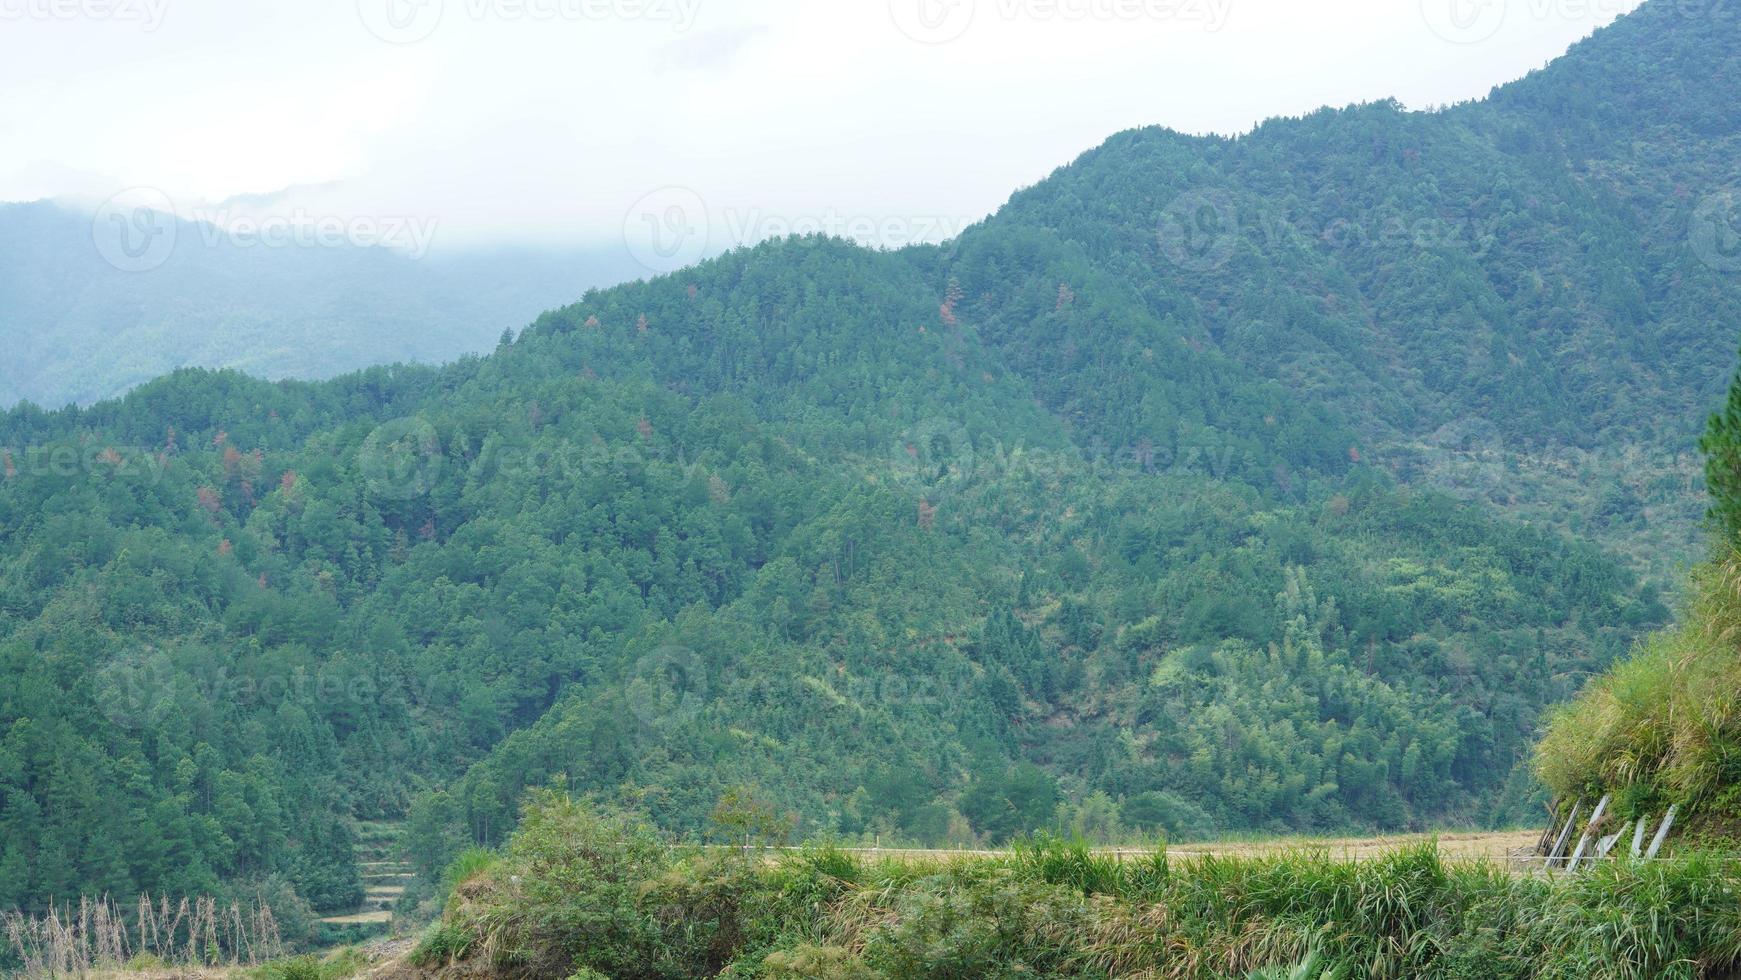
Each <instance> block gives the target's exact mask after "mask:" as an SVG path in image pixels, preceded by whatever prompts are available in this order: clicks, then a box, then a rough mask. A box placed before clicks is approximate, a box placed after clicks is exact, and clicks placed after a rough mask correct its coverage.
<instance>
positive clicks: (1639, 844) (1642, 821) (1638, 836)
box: [1632, 814, 1650, 860]
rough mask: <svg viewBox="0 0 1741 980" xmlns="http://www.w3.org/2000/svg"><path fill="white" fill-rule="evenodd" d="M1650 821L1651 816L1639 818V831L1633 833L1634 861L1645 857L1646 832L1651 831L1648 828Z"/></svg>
mask: <svg viewBox="0 0 1741 980" xmlns="http://www.w3.org/2000/svg"><path fill="white" fill-rule="evenodd" d="M1649 820H1650V816H1649V814H1646V815H1645V816H1642V817H1639V818H1638V829H1637V830H1634V831H1633V832H1632V857H1633V859H1634V860H1637V859H1638V858H1640V857H1642V856H1643V855H1644V832H1645V831H1646V830H1648V829H1650V828H1649V827H1648V826H1646V824H1647V823H1648V822H1649Z"/></svg>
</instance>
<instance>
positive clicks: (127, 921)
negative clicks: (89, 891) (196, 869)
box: [0, 896, 285, 978]
mask: <svg viewBox="0 0 1741 980" xmlns="http://www.w3.org/2000/svg"><path fill="white" fill-rule="evenodd" d="M0 934H3V935H4V936H5V941H6V947H5V951H6V956H5V957H4V958H5V959H7V960H10V961H11V962H10V964H8V965H7V966H6V971H5V972H7V973H8V974H10V975H17V976H23V977H32V978H34V977H64V976H84V975H87V974H90V973H92V972H95V971H99V970H102V971H111V970H118V969H121V968H123V967H125V966H127V965H128V964H132V963H150V964H154V965H158V966H163V967H173V968H195V967H217V966H227V967H235V966H255V965H258V964H261V963H264V962H266V961H268V960H272V959H275V958H277V957H280V956H282V955H284V952H285V949H284V942H283V939H282V937H281V935H280V933H279V928H278V921H277V919H276V917H275V916H274V915H273V912H272V909H271V907H270V906H266V905H259V906H255V907H252V908H243V907H242V906H241V905H240V904H231V905H228V906H220V905H219V904H218V902H217V900H216V899H213V898H209V897H207V898H196V899H186V898H184V899H181V900H180V901H176V902H172V901H171V900H170V899H169V898H167V897H163V898H159V899H156V900H153V899H152V898H150V897H149V896H141V897H140V899H139V903H138V906H137V907H136V908H122V907H121V906H120V905H117V904H116V903H114V902H112V901H110V900H109V899H107V898H103V899H90V898H84V899H80V900H79V903H78V905H76V906H74V905H65V906H57V907H54V908H50V909H49V910H48V911H47V912H45V913H43V914H41V915H26V914H24V913H19V912H11V913H6V914H3V915H0Z"/></svg>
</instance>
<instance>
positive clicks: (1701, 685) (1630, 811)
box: [1536, 378, 1741, 838]
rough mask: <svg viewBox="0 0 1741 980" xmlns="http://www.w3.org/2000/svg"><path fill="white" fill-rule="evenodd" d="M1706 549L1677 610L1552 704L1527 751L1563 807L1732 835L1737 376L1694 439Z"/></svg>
mask: <svg viewBox="0 0 1741 980" xmlns="http://www.w3.org/2000/svg"><path fill="white" fill-rule="evenodd" d="M1702 446H1703V449H1704V451H1705V457H1706V466H1707V478H1708V479H1707V482H1708V483H1709V486H1710V493H1711V512H1710V513H1711V525H1712V528H1713V530H1714V534H1715V554H1714V556H1713V557H1712V559H1711V560H1710V561H1709V562H1708V563H1707V564H1705V565H1704V566H1702V567H1701V568H1700V569H1699V570H1698V571H1697V572H1696V573H1695V574H1694V576H1693V578H1692V587H1691V589H1690V601H1689V603H1688V609H1687V614H1686V616H1685V617H1683V620H1682V622H1681V623H1680V624H1679V625H1678V626H1677V627H1676V628H1674V629H1672V630H1669V631H1666V632H1663V633H1661V634H1659V635H1657V636H1654V637H1652V638H1650V639H1649V640H1648V641H1647V642H1646V643H1645V644H1643V645H1642V646H1641V647H1640V649H1639V650H1638V651H1637V652H1636V653H1634V654H1633V656H1632V657H1630V658H1629V659H1627V660H1626V661H1625V662H1623V663H1621V664H1619V665H1617V666H1616V667H1614V669H1613V670H1611V671H1609V672H1608V673H1606V674H1605V675H1603V676H1601V677H1599V678H1597V679H1596V680H1595V681H1593V682H1592V683H1591V684H1590V685H1589V687H1588V688H1587V689H1586V690H1585V691H1584V692H1583V693H1582V694H1581V695H1579V697H1578V698H1577V700H1576V701H1575V702H1573V703H1572V704H1570V705H1568V706H1566V707H1565V708H1563V709H1561V710H1559V711H1558V712H1556V713H1555V714H1554V716H1553V719H1552V724H1551V725H1550V726H1549V730H1548V733H1547V736H1546V737H1545V738H1544V739H1543V741H1542V743H1541V746H1540V748H1539V749H1538V751H1537V760H1536V765H1537V769H1538V770H1539V771H1540V773H1541V776H1542V779H1543V781H1544V782H1546V783H1547V785H1549V786H1550V787H1552V789H1553V790H1554V792H1555V793H1556V794H1557V795H1558V797H1559V798H1560V800H1561V801H1562V805H1563V806H1570V805H1571V804H1572V802H1573V801H1574V800H1576V799H1586V800H1595V799H1596V798H1597V797H1599V796H1602V795H1604V794H1612V795H1613V796H1614V798H1615V805H1614V808H1613V811H1612V812H1614V813H1615V814H1616V816H1617V817H1618V818H1620V819H1622V820H1630V819H1634V818H1643V817H1646V816H1648V815H1649V814H1652V813H1656V814H1660V813H1662V812H1663V811H1664V810H1666V809H1667V808H1668V807H1669V806H1670V805H1671V804H1676V805H1679V806H1681V807H1682V809H1683V811H1684V813H1685V814H1686V815H1687V816H1688V817H1689V820H1688V821H1687V822H1688V823H1689V824H1690V825H1691V827H1692V829H1693V830H1694V831H1695V832H1696V833H1699V834H1702V835H1706V836H1711V837H1721V838H1734V837H1737V836H1741V656H1738V654H1741V378H1737V380H1736V382H1735V385H1734V386H1733V388H1732V389H1731V391H1730V393H1729V399H1728V402H1727V404H1726V405H1725V406H1724V407H1723V409H1722V411H1720V412H1718V413H1717V414H1716V415H1714V416H1713V417H1712V418H1711V421H1710V424H1709V426H1708V429H1707V431H1706V434H1705V438H1704V440H1703V443H1702Z"/></svg>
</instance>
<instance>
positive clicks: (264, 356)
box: [0, 201, 637, 408]
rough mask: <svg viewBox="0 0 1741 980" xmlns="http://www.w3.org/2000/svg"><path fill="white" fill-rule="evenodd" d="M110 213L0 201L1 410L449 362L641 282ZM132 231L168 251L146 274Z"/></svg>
mask: <svg viewBox="0 0 1741 980" xmlns="http://www.w3.org/2000/svg"><path fill="white" fill-rule="evenodd" d="M103 217H114V216H113V215H101V214H99V215H96V216H93V215H91V214H88V213H84V212H83V211H80V210H78V209H75V208H73V207H71V206H62V205H60V204H56V203H53V202H48V201H39V202H34V203H29V204H0V340H4V341H5V343H6V353H7V356H6V357H5V358H4V359H0V407H8V408H9V407H11V406H13V405H16V404H17V403H18V402H20V401H26V400H28V401H31V402H34V403H36V404H38V405H42V406H46V407H50V408H59V407H61V406H62V405H67V404H75V403H76V404H81V405H86V404H90V403H92V402H95V401H97V400H99V399H103V398H113V397H115V396H117V395H119V394H121V393H122V392H124V391H126V390H127V389H129V388H131V387H133V386H134V385H137V384H140V383H141V382H145V381H149V380H151V379H152V378H156V377H160V376H162V375H164V374H167V373H169V372H170V371H173V370H175V369H176V368H181V367H206V368H234V369H237V370H241V371H246V372H248V373H250V374H252V375H255V376H257V377H263V378H268V379H277V378H302V379H315V378H330V377H333V376H335V375H339V374H343V373H345V372H347V371H356V370H359V369H361V368H365V367H368V366H370V365H374V364H390V363H394V362H398V361H418V362H422V363H427V364H439V363H441V362H443V361H447V360H452V359H453V358H455V357H459V356H461V355H464V354H471V353H478V352H481V351H486V350H488V349H490V347H491V346H493V345H494V344H495V342H496V338H498V337H500V336H501V334H502V331H503V330H506V329H518V328H519V327H521V326H524V325H525V324H526V323H527V322H528V321H530V320H531V319H532V318H533V317H535V316H537V315H538V314H539V313H542V312H544V311H545V310H550V309H555V308H556V307H559V306H561V305H563V304H565V303H568V302H570V301H572V300H573V299H574V297H575V296H577V295H579V294H580V293H581V292H584V291H585V290H587V289H588V288H591V287H594V286H602V285H606V284H609V283H614V282H619V281H621V280H624V279H628V278H632V277H633V276H634V275H635V274H637V270H636V269H634V268H630V267H628V266H630V265H632V263H629V262H628V261H627V260H626V259H623V258H616V257H613V254H612V253H610V252H609V251H607V250H603V249H600V250H597V251H582V250H570V249H532V248H525V249H504V250H488V249H474V250H463V249H445V250H444V249H437V250H435V251H433V252H431V253H430V254H421V253H408V252H407V251H405V250H396V249H393V248H389V247H384V246H379V245H368V244H361V243H359V244H342V245H341V244H335V243H333V242H330V241H326V242H318V241H316V240H314V239H313V238H312V237H307V236H305V237H304V238H303V239H298V240H292V239H291V237H290V236H289V235H288V226H286V227H285V228H284V229H280V230H283V231H285V232H286V234H283V235H278V236H277V237H273V236H270V235H268V234H265V233H254V234H246V235H241V234H233V233H225V232H220V231H219V230H218V229H216V228H214V227H212V226H211V225H209V224H202V223H196V222H191V221H180V220H176V219H171V218H167V217H164V218H160V219H154V220H156V221H159V222H161V223H162V225H163V228H162V229H161V231H162V233H163V237H162V239H161V241H162V244H161V245H159V244H155V243H150V242H148V241H147V240H146V239H144V238H143V237H142V236H140V235H139V233H138V232H136V231H133V230H123V229H121V228H117V227H115V226H114V224H113V222H111V221H104V220H101V219H102V218H103ZM122 217H126V216H125V215H123V216H122ZM153 230H157V229H153ZM439 230H440V229H439V228H438V227H424V228H421V229H420V232H421V233H423V234H427V235H430V236H431V237H434V236H436V235H438V234H439ZM123 235H132V236H134V240H133V241H132V243H131V246H130V247H132V248H134V249H136V250H138V249H147V248H162V249H163V250H164V251H163V254H161V255H158V254H155V253H151V252H149V251H140V252H139V254H138V256H137V258H138V260H139V262H138V264H135V263H134V262H131V261H129V260H128V259H127V258H126V256H127V253H126V252H125V251H123V250H122V246H123V244H125V243H124V241H123V238H122V236H123ZM401 237H406V238H409V237H410V236H409V234H408V233H407V234H405V235H403V236H401ZM422 244H428V243H422ZM436 244H439V242H437V243H436ZM105 256H110V257H114V258H116V259H118V264H117V263H112V262H110V261H108V260H107V259H106V258H105ZM158 261H161V263H162V264H161V265H158V264H157V262H158ZM146 265H149V266H150V268H148V269H147V268H144V266H146Z"/></svg>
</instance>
